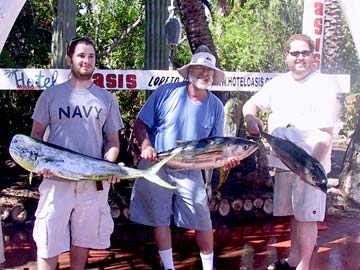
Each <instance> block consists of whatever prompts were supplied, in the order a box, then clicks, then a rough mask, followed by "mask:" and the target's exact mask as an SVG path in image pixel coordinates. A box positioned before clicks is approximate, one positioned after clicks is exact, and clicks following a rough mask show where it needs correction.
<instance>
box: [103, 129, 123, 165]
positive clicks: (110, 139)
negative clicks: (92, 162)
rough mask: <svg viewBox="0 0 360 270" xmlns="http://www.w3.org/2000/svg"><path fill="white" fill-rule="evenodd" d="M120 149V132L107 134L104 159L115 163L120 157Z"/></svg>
mask: <svg viewBox="0 0 360 270" xmlns="http://www.w3.org/2000/svg"><path fill="white" fill-rule="evenodd" d="M119 149H120V141H119V134H118V132H117V131H116V132H112V133H108V134H106V137H105V154H104V159H105V160H107V161H111V162H115V161H116V159H117V157H118V155H119Z"/></svg>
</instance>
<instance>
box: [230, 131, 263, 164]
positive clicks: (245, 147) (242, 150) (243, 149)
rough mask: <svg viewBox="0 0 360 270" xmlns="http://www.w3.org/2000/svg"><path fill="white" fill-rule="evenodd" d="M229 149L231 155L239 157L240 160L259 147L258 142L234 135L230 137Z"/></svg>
mask: <svg viewBox="0 0 360 270" xmlns="http://www.w3.org/2000/svg"><path fill="white" fill-rule="evenodd" d="M227 149H228V150H227V151H229V153H231V156H234V157H237V159H238V160H243V159H245V158H247V157H248V156H250V155H251V154H253V153H254V152H255V151H256V150H257V149H258V144H257V143H256V142H253V141H250V140H247V139H242V138H235V137H234V138H229V142H228V146H227Z"/></svg>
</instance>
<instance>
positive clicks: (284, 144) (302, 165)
mask: <svg viewBox="0 0 360 270" xmlns="http://www.w3.org/2000/svg"><path fill="white" fill-rule="evenodd" d="M261 135H262V136H263V137H264V138H265V139H266V140H267V141H268V143H269V144H270V146H271V149H272V151H273V152H274V154H275V156H276V157H277V158H279V159H280V160H281V161H282V162H283V163H284V164H285V165H286V166H287V167H288V168H289V169H290V170H291V171H292V172H293V173H295V174H297V175H298V176H300V178H301V179H302V180H303V181H305V182H306V183H308V184H309V185H312V186H314V187H317V188H319V189H320V190H322V191H323V192H325V193H326V191H327V176H326V172H325V169H324V167H323V166H322V165H321V163H320V162H319V161H318V160H316V159H315V158H313V157H312V156H311V155H309V154H308V153H307V152H306V151H305V150H304V149H302V148H300V147H299V146H297V145H296V144H295V143H293V142H291V141H289V140H286V139H281V138H278V137H275V136H272V135H270V134H268V133H265V132H263V131H261Z"/></svg>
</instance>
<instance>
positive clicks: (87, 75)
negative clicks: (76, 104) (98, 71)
mask: <svg viewBox="0 0 360 270" xmlns="http://www.w3.org/2000/svg"><path fill="white" fill-rule="evenodd" d="M93 72H94V69H91V70H85V71H83V70H81V69H78V68H74V66H72V67H71V74H72V75H73V76H74V77H75V78H77V79H79V80H89V79H91V76H92V74H93Z"/></svg>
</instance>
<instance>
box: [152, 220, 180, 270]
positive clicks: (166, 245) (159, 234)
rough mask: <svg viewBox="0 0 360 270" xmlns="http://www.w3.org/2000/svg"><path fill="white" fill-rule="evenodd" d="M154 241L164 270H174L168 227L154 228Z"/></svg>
mask: <svg viewBox="0 0 360 270" xmlns="http://www.w3.org/2000/svg"><path fill="white" fill-rule="evenodd" d="M153 233H154V239H155V242H156V246H157V248H158V251H159V255H160V258H161V261H162V263H163V265H164V268H165V269H175V267H174V260H173V254H172V247H171V230H170V227H169V226H164V227H154V228H153Z"/></svg>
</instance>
